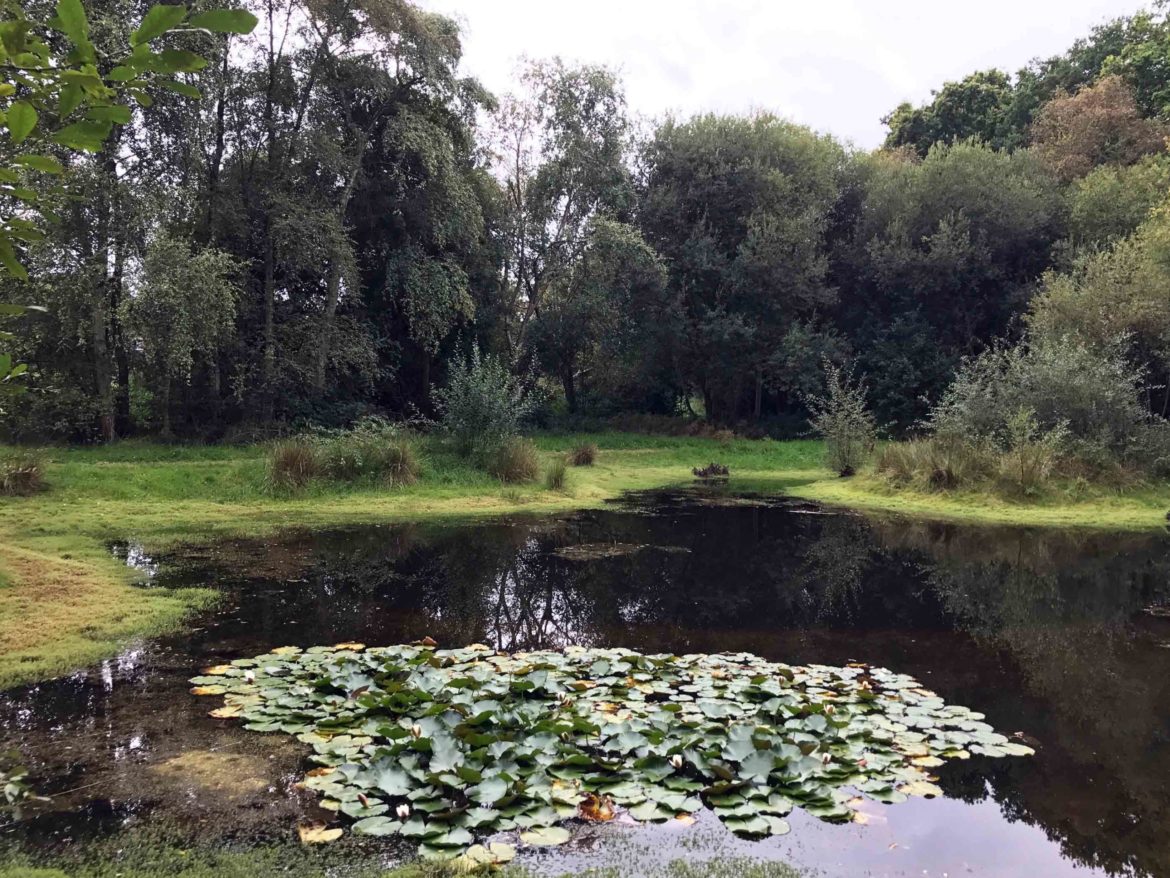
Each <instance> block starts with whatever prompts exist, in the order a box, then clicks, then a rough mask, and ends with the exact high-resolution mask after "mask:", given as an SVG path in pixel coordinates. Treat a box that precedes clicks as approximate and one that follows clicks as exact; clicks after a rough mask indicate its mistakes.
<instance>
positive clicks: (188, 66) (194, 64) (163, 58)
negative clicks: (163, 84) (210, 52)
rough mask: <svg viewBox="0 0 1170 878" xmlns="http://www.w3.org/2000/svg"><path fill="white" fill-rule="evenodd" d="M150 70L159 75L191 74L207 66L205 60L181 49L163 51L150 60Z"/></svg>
mask: <svg viewBox="0 0 1170 878" xmlns="http://www.w3.org/2000/svg"><path fill="white" fill-rule="evenodd" d="M150 66H151V69H153V70H157V71H158V72H159V73H193V72H195V71H196V70H202V69H203V68H204V67H206V66H207V59H206V58H204V57H203V56H202V55H196V54H195V53H194V52H188V51H186V50H183V49H164V50H163V51H161V52H159V53H158V54H157V55H155V56H154V58H153V59H152V60H151V64H150Z"/></svg>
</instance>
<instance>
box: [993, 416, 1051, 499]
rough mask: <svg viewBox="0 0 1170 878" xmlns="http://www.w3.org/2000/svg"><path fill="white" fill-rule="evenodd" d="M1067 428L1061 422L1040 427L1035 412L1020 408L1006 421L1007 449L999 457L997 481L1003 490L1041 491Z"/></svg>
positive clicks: (1028, 494) (1030, 492)
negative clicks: (1050, 426) (1048, 426)
mask: <svg viewBox="0 0 1170 878" xmlns="http://www.w3.org/2000/svg"><path fill="white" fill-rule="evenodd" d="M1067 435H1068V431H1067V430H1066V429H1065V427H1064V425H1063V424H1058V425H1057V426H1055V427H1053V428H1052V429H1050V430H1045V429H1043V428H1041V426H1040V425H1039V423H1038V422H1037V421H1036V415H1035V412H1033V411H1032V410H1031V409H1026V408H1022V409H1020V410H1019V411H1017V412H1016V413H1015V414H1014V415H1012V417H1011V418H1009V419H1008V423H1007V449H1006V450H1005V451H1004V452H1003V453H1002V454H1001V455H1000V457H999V461H998V479H997V481H998V484H999V487H1000V488H1001V490H1004V491H1005V492H1006V493H1013V494H1019V495H1022V496H1025V497H1031V496H1034V495H1036V494H1038V493H1039V492H1040V490H1041V489H1042V488H1043V487H1044V484H1045V483H1046V482H1047V481H1048V478H1049V476H1051V475H1052V471H1053V470H1054V469H1055V468H1056V465H1057V463H1058V462H1059V461H1060V457H1061V450H1062V448H1063V447H1064V444H1065V441H1066V438H1067Z"/></svg>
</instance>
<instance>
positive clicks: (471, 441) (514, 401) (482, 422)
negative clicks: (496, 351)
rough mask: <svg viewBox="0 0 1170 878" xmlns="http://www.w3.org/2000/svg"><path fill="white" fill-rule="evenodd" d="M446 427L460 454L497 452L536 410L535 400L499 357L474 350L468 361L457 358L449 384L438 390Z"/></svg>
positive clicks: (452, 363)
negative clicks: (481, 353) (483, 354)
mask: <svg viewBox="0 0 1170 878" xmlns="http://www.w3.org/2000/svg"><path fill="white" fill-rule="evenodd" d="M435 397H436V403H437V405H438V408H439V411H440V412H441V413H442V426H443V429H444V430H445V431H446V432H447V434H448V435H449V436H450V437H451V439H452V440H453V441H454V443H455V447H456V449H457V450H458V451H459V453H460V454H463V455H466V456H470V457H480V458H482V457H485V456H487V455H491V454H494V453H496V452H498V451H499V449H500V448H501V447H502V443H504V441H505V440H506V439H508V438H509V437H512V436H515V435H517V434H518V433H519V432H520V425H521V424H522V423H523V422H524V420H525V419H526V418H527V417H528V416H529V415H530V414H531V413H532V410H533V400H532V398H531V397H530V396H529V395H527V394H526V393H525V392H524V388H523V386H522V385H521V383H520V381H518V380H517V379H516V377H515V376H514V375H512V373H511V372H510V371H509V370H508V367H507V366H505V365H504V363H503V362H501V361H500V360H499V359H498V358H497V357H493V356H491V355H490V354H488V355H485V356H481V355H480V352H479V348H478V347H473V348H472V349H471V356H470V357H469V358H468V359H467V361H466V362H461V361H459V360H458V359H456V360H453V361H452V362H451V366H450V375H449V377H448V380H447V386H446V387H443V388H440V389H438V390H437V391H436V392H435Z"/></svg>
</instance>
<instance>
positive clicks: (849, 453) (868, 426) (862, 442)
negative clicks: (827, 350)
mask: <svg viewBox="0 0 1170 878" xmlns="http://www.w3.org/2000/svg"><path fill="white" fill-rule="evenodd" d="M824 365H825V384H826V387H827V390H826V392H825V395H824V396H811V397H809V398H808V399H807V400H806V403H807V405H808V407H809V411H810V412H811V414H810V416H809V423H810V424H812V427H813V429H814V430H815V431H816V432H817V433H818V434H819V435H820V436H821V438H822V439H824V440H825V463H826V465H827V466H828V467H829V469H831V470H832V471H833V472H835V473H837V474H838V475H841V476H851V475H853V474H854V473H856V472H857V470H858V469H860V468H861V466H862V464H863V463H865V461H866V459H867V458H868V457H869V455H870V454H872V453H873V449H874V445H875V443H876V442H877V425H876V423H875V421H874V418H873V414H872V413H871V412H870V411H869V407H868V405H867V404H866V386H865V382H864V381H863V380H862V379H860V378H857V377H856V376H854V374H853V371H852V369H849V370H844V369H841V368H840V367H839V366H837V365H835V364H833V363H830V362H827V361H826V362H825V364H824Z"/></svg>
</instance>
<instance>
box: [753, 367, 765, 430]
mask: <svg viewBox="0 0 1170 878" xmlns="http://www.w3.org/2000/svg"><path fill="white" fill-rule="evenodd" d="M763 404H764V376H763V374H762V373H760V372H757V373H756V401H755V405H753V406H752V419H753V420H754V421H755V422H756V423H759V420H760V413H761V409H762V408H763Z"/></svg>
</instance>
